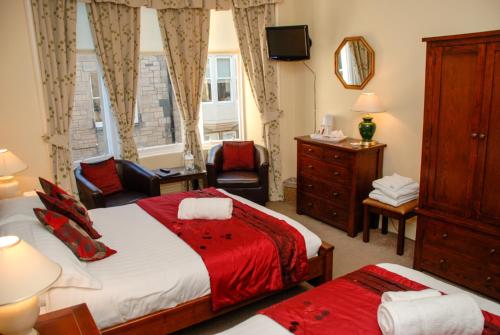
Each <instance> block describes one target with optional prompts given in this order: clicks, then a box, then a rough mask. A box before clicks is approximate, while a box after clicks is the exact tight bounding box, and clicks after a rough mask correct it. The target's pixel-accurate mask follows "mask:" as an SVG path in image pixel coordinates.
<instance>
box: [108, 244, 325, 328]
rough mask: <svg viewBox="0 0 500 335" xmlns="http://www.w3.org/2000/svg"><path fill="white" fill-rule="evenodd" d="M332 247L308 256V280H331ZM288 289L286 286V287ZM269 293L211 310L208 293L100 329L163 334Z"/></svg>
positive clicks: (251, 301) (323, 245)
mask: <svg viewBox="0 0 500 335" xmlns="http://www.w3.org/2000/svg"><path fill="white" fill-rule="evenodd" d="M333 249H334V247H333V246H331V245H329V244H328V243H326V242H323V244H322V245H321V247H320V249H319V251H318V256H316V257H313V258H311V259H309V261H308V263H309V273H308V276H307V278H306V281H307V282H310V283H312V284H313V285H319V284H321V283H324V282H326V281H329V280H331V279H332V257H333ZM287 288H289V287H287ZM271 294H272V293H270V294H266V295H262V296H259V297H257V298H254V299H251V300H247V301H245V302H242V303H240V304H237V305H234V306H231V307H228V308H224V309H222V310H220V311H217V312H213V311H212V304H211V302H210V295H206V296H203V297H201V298H197V299H194V300H191V301H187V302H185V303H182V304H180V305H178V306H175V307H172V308H167V309H164V310H161V311H158V312H155V313H151V314H148V315H145V316H142V317H139V318H137V319H133V320H130V321H128V322H125V323H122V324H119V325H116V326H113V327H109V328H106V329H103V330H101V332H102V334H103V335H115V334H120V335H143V334H148V335H165V334H170V333H173V332H175V331H178V330H181V329H184V328H187V327H189V326H192V325H194V324H197V323H200V322H202V321H206V320H209V319H212V318H214V317H216V316H219V315H222V314H225V313H227V312H230V311H232V310H235V309H237V308H240V307H242V306H245V305H248V304H251V303H253V302H255V301H258V300H261V299H263V298H265V297H267V296H269V295H271Z"/></svg>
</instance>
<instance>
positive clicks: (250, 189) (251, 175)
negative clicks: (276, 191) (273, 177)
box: [207, 144, 269, 205]
mask: <svg viewBox="0 0 500 335" xmlns="http://www.w3.org/2000/svg"><path fill="white" fill-rule="evenodd" d="M254 158H255V159H254V162H255V168H254V170H253V171H222V163H223V158H222V144H219V145H216V146H214V147H212V148H211V149H210V151H209V153H208V159H207V177H208V185H209V186H213V187H217V188H222V189H223V190H226V191H228V192H229V193H233V194H236V195H239V196H242V197H243V198H246V199H248V200H251V201H253V202H256V203H258V204H261V205H265V203H266V202H267V201H268V200H269V158H268V153H267V149H266V148H264V147H263V146H260V145H257V144H255V157H254Z"/></svg>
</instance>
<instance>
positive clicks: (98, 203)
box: [75, 159, 160, 209]
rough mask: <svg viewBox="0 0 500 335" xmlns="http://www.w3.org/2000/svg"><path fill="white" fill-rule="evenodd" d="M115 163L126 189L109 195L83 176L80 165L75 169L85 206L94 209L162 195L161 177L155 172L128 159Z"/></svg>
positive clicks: (79, 191) (81, 198) (117, 160)
mask: <svg viewBox="0 0 500 335" xmlns="http://www.w3.org/2000/svg"><path fill="white" fill-rule="evenodd" d="M115 164H116V172H117V173H118V177H119V178H120V181H121V182H122V185H123V189H124V190H123V191H120V192H117V193H113V194H110V195H107V196H105V195H104V194H103V193H102V191H101V190H100V189H99V188H97V187H96V186H95V185H94V184H92V183H91V182H90V181H89V180H87V179H86V178H85V177H84V176H83V174H82V169H81V168H80V167H77V168H76V169H75V178H76V186H77V187H78V193H79V194H80V200H81V202H82V203H83V204H84V205H85V207H87V208H88V209H93V208H102V207H114V206H121V205H127V204H131V203H134V202H136V201H137V200H139V199H143V198H148V197H155V196H158V195H160V179H159V178H158V176H156V175H155V174H154V173H152V172H151V171H149V170H147V169H145V168H143V167H142V166H140V165H138V164H136V163H133V162H130V161H126V160H120V159H116V160H115Z"/></svg>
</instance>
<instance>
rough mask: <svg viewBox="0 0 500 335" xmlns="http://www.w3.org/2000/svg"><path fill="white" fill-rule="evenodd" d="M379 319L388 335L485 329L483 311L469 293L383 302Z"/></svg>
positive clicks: (454, 334)
mask: <svg viewBox="0 0 500 335" xmlns="http://www.w3.org/2000/svg"><path fill="white" fill-rule="evenodd" d="M414 293H415V292H414ZM426 294H429V292H427V293H425V294H422V295H421V296H425V295H426ZM401 297H402V296H399V297H398V299H400V298H401ZM408 298H410V296H408ZM412 298H415V295H413V297H412ZM377 319H378V324H379V327H380V330H381V331H382V334H384V335H403V334H404V335H480V334H481V333H482V332H483V328H484V316H483V313H482V312H481V310H480V309H479V307H478V305H477V303H476V301H475V300H474V299H473V298H472V297H471V296H469V295H468V294H465V293H457V294H450V295H444V296H435V297H430V298H429V297H426V298H421V297H418V294H417V298H416V299H413V300H397V301H389V302H383V303H382V304H380V306H379V308H378V312H377Z"/></svg>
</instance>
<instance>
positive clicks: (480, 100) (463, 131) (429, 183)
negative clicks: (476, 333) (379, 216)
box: [414, 30, 500, 300]
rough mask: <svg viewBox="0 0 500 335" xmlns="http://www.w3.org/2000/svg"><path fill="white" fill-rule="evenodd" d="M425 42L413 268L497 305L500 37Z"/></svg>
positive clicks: (479, 35)
mask: <svg viewBox="0 0 500 335" xmlns="http://www.w3.org/2000/svg"><path fill="white" fill-rule="evenodd" d="M423 41H425V42H427V65H426V67H427V68H426V81H425V107H424V108H425V113H424V132H423V146H422V169H421V179H420V183H421V189H420V203H419V210H418V214H419V218H418V228H417V240H416V250H415V261H414V267H415V268H416V269H418V270H425V271H428V272H431V273H434V274H436V275H439V276H441V277H443V278H445V279H448V280H450V281H452V282H455V283H457V284H460V285H463V286H465V287H468V288H470V289H473V290H476V291H478V292H480V293H483V294H485V295H488V296H490V297H493V298H494V299H497V300H499V299H500V30H498V31H491V32H483V33H474V34H466V35H457V36H443V37H432V38H424V39H423Z"/></svg>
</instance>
